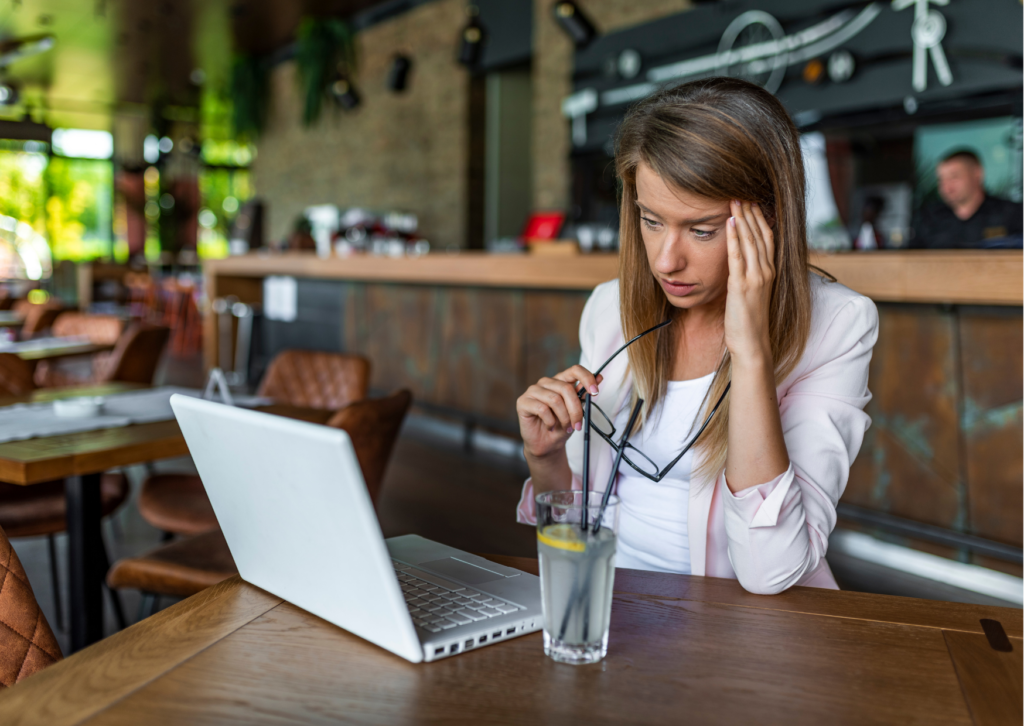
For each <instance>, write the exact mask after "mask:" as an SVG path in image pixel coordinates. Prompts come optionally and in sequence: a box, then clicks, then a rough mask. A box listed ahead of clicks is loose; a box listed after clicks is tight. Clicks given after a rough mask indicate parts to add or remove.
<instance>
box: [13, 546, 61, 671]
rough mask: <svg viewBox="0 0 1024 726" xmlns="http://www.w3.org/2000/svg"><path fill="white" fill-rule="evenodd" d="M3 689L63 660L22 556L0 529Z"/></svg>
mask: <svg viewBox="0 0 1024 726" xmlns="http://www.w3.org/2000/svg"><path fill="white" fill-rule="evenodd" d="M0 623H2V624H3V625H0V687H4V688H9V687H10V686H13V685H14V684H15V683H17V682H19V681H23V680H25V679H26V678H28V677H29V676H31V675H32V674H33V673H36V672H37V671H41V670H42V669H43V668H45V667H46V666H48V665H50V664H51V663H56V662H57V661H59V660H60V659H61V658H62V657H63V656H62V654H61V652H60V646H59V645H58V644H57V639H56V638H55V637H53V631H52V630H50V624H49V623H47V622H46V616H45V615H43V611H42V610H40V609H39V603H38V602H36V596H35V594H34V593H33V592H32V585H31V584H29V581H28V577H27V576H26V575H25V568H23V567H22V566H21V560H19V559H18V554H17V553H16V552H15V551H14V547H12V546H11V542H10V540H9V539H7V535H6V534H5V533H4V531H3V529H2V528H0Z"/></svg>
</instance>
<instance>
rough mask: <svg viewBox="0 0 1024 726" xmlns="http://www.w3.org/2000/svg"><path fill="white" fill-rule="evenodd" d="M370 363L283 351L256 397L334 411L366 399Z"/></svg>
mask: <svg viewBox="0 0 1024 726" xmlns="http://www.w3.org/2000/svg"><path fill="white" fill-rule="evenodd" d="M369 385H370V361H368V360H367V359H366V358H364V357H363V356H361V355H353V354H348V353H325V352H323V351H315V350H285V351H282V352H281V353H278V354H277V355H276V356H275V357H274V360H272V361H271V362H270V367H269V368H267V372H266V375H264V376H263V380H262V381H261V382H260V387H259V390H258V391H257V395H260V396H266V397H267V398H272V399H274V401H276V402H277V403H287V404H290V405H292V406H302V407H304V408H322V409H330V410H336V409H339V408H342V407H343V406H347V405H348V404H350V403H352V402H353V401H359V400H361V399H363V398H366V392H367V389H368V388H369Z"/></svg>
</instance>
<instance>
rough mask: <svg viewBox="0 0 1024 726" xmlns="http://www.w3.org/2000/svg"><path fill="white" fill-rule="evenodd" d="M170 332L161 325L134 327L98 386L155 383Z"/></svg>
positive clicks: (116, 349)
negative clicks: (101, 384)
mask: <svg viewBox="0 0 1024 726" xmlns="http://www.w3.org/2000/svg"><path fill="white" fill-rule="evenodd" d="M170 334H171V329H170V328H165V327H164V326H162V325H148V324H146V323H133V324H132V325H130V326H129V327H128V329H127V330H125V331H124V333H122V334H121V337H120V338H119V339H118V341H117V345H116V346H114V350H113V351H111V353H110V359H109V360H108V361H107V363H106V365H105V370H104V371H102V372H101V373H100V375H99V376H97V378H98V379H99V380H98V382H101V383H107V382H109V381H123V382H124V383H144V384H146V385H149V384H151V383H153V376H154V375H156V367H157V364H158V363H159V362H160V355H161V354H162V353H163V352H164V347H165V346H166V345H167V338H168V336H169V335H170Z"/></svg>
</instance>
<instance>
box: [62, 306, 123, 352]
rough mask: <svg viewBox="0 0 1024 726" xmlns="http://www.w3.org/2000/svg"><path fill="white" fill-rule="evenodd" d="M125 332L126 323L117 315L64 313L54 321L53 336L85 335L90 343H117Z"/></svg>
mask: <svg viewBox="0 0 1024 726" xmlns="http://www.w3.org/2000/svg"><path fill="white" fill-rule="evenodd" d="M122 332H124V321H123V320H121V318H119V317H117V316H116V315H93V314H92V313H75V312H63V313H61V314H60V315H58V316H57V319H56V320H54V321H53V334H54V335H56V336H58V337H61V338H64V337H69V336H73V335H83V336H86V337H87V338H89V342H90V343H99V344H109V345H112V344H114V343H117V340H118V338H120V337H121V333H122Z"/></svg>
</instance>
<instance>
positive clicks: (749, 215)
mask: <svg viewBox="0 0 1024 726" xmlns="http://www.w3.org/2000/svg"><path fill="white" fill-rule="evenodd" d="M740 206H741V207H742V209H743V221H745V222H746V223H747V228H748V229H750V237H751V239H753V240H754V248H755V249H756V250H757V263H758V265H759V266H760V268H761V270H762V271H766V270H767V269H768V252H767V250H766V249H765V246H764V235H763V234H762V233H761V227H760V226H758V224H757V219H755V218H754V205H753V204H752V203H750V202H743V203H742V204H741V205H740Z"/></svg>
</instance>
